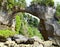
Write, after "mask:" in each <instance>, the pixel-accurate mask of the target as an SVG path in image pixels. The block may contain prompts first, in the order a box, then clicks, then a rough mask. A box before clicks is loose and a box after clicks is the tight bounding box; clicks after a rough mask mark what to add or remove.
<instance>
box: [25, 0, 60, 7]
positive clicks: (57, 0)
mask: <svg viewBox="0 0 60 47" xmlns="http://www.w3.org/2000/svg"><path fill="white" fill-rule="evenodd" d="M31 1H32V0H26V2H27V6H29V5H30V2H31ZM54 2H55V5H56V4H57V2H59V3H60V0H54Z"/></svg>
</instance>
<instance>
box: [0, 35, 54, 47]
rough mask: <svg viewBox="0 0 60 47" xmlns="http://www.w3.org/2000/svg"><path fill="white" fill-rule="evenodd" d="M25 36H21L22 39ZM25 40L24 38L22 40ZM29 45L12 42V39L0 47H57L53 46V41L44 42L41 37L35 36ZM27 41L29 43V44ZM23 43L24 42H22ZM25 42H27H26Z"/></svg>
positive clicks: (1, 43) (0, 44)
mask: <svg viewBox="0 0 60 47" xmlns="http://www.w3.org/2000/svg"><path fill="white" fill-rule="evenodd" d="M21 36H23V35H20V37H21ZM36 38H37V39H36ZM22 39H24V38H22ZM32 39H33V40H34V41H33V42H34V43H31V42H32ZM28 40H29V43H27V44H26V43H21V44H20V42H19V43H16V42H15V41H12V40H11V39H10V38H8V40H7V41H6V42H0V47H55V46H53V45H52V43H53V41H44V40H41V39H40V38H39V37H37V36H34V37H32V38H29V39H28ZM28 40H27V42H28ZM20 41H21V42H22V40H20ZM24 41H25V40H24Z"/></svg>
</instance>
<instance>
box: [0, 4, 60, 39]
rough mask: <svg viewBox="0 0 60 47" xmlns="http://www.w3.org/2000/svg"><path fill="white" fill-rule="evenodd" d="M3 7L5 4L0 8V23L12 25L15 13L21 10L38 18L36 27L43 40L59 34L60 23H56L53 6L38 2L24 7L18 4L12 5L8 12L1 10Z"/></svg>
mask: <svg viewBox="0 0 60 47" xmlns="http://www.w3.org/2000/svg"><path fill="white" fill-rule="evenodd" d="M4 8H5V6H3V7H2V8H0V23H3V24H5V25H8V26H10V27H11V26H12V25H13V24H12V20H13V18H14V16H15V14H16V13H19V12H23V13H24V12H26V13H30V14H32V15H34V16H36V17H38V18H39V19H40V23H39V25H38V29H39V30H40V32H41V34H42V36H43V37H44V39H45V40H48V39H50V38H54V36H60V34H59V33H60V25H59V24H58V23H57V18H56V17H55V12H56V10H55V9H54V8H53V7H51V6H48V7H47V6H44V5H39V4H32V5H30V6H29V7H26V8H20V7H18V6H14V7H13V8H12V12H11V13H8V12H7V11H2V10H3V9H4ZM5 10H6V8H5ZM2 15H3V16H2ZM1 19H3V20H1ZM14 27H15V26H14Z"/></svg>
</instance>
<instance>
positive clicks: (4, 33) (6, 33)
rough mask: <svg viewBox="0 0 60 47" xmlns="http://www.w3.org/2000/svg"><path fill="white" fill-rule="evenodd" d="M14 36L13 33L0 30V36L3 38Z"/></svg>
mask: <svg viewBox="0 0 60 47" xmlns="http://www.w3.org/2000/svg"><path fill="white" fill-rule="evenodd" d="M14 34H15V32H13V31H11V30H0V36H3V37H5V38H7V37H10V36H13V35H14Z"/></svg>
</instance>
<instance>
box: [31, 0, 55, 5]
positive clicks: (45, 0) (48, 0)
mask: <svg viewBox="0 0 60 47" xmlns="http://www.w3.org/2000/svg"><path fill="white" fill-rule="evenodd" d="M32 3H38V4H40V5H45V6H54V1H53V0H33V1H32Z"/></svg>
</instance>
